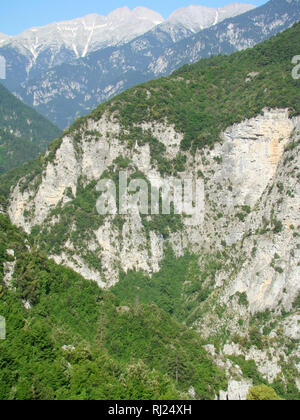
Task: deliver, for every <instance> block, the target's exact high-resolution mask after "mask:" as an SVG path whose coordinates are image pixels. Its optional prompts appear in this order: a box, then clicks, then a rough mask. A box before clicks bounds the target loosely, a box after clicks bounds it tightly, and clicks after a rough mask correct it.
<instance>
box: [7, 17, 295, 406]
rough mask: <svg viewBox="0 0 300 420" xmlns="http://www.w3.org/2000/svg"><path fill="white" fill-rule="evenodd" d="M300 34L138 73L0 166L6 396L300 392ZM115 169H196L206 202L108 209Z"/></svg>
mask: <svg viewBox="0 0 300 420" xmlns="http://www.w3.org/2000/svg"><path fill="white" fill-rule="evenodd" d="M299 39H300V23H297V24H295V25H293V27H292V28H290V29H288V30H286V31H284V32H283V33H280V34H277V35H276V36H274V37H271V39H269V40H267V41H265V42H263V43H261V44H259V45H257V46H255V47H253V48H251V49H247V50H246V51H240V52H235V53H233V54H231V55H225V56H218V57H211V58H209V59H203V60H200V61H199V62H197V63H194V64H192V65H190V66H184V67H182V68H180V69H178V70H176V71H175V72H174V73H173V74H172V75H171V76H168V77H163V78H159V79H156V80H154V81H151V82H147V83H144V84H142V85H139V86H135V87H133V88H131V89H129V90H127V91H125V92H123V93H121V94H120V95H117V96H116V97H114V98H113V99H111V100H110V101H108V102H106V103H104V104H101V105H99V106H98V107H97V108H96V109H95V110H94V111H93V112H92V113H91V114H90V115H88V116H86V117H83V118H81V119H78V120H77V121H76V122H75V123H74V125H72V126H71V127H70V128H69V129H68V130H66V131H65V132H64V133H63V135H62V136H60V138H58V139H56V140H55V141H54V142H52V143H51V145H50V146H49V147H48V149H47V151H46V152H45V154H43V155H42V156H41V157H40V159H36V160H35V161H34V162H32V163H30V164H29V165H27V166H26V165H25V166H23V167H22V168H21V169H17V170H14V171H12V172H10V173H8V174H4V175H2V176H1V177H0V194H1V202H0V203H1V214H0V229H1V235H0V262H1V265H0V313H1V314H3V316H5V318H6V320H7V326H8V327H7V330H8V331H7V340H4V341H2V342H0V346H1V352H0V366H1V371H0V378H1V379H2V378H4V380H3V381H1V382H0V398H1V399H8V398H9V399H77V398H78V399H103V398H104V399H105V398H115V399H143V398H147V399H164V398H165V399H212V400H213V399H222V400H228V399H243V400H244V399H246V398H247V396H248V395H249V390H251V389H252V387H253V386H255V388H254V391H252V392H253V393H254V396H255V395H256V393H258V395H260V394H261V398H262V397H264V398H266V394H265V393H266V392H267V393H268V395H269V399H272V398H273V399H278V398H279V397H280V398H284V399H292V400H293V399H295V400H297V399H298V400H299V399H300V353H299V344H300V334H299V321H300V315H299V308H300V298H299V296H300V284H299V276H300V272H299V269H300V266H299V257H300V244H299V237H300V222H299V206H300V201H299V197H300V191H299V185H300V183H299V177H300V173H299V168H300V162H299V158H300V153H299V152H300V150H299V147H300V102H299V90H300V89H299V87H300V86H299V82H300V81H299V80H295V79H293V77H292V69H293V64H292V62H291V58H292V57H294V56H295V55H298V49H299V42H298V40H299ZM120 172H123V173H124V172H125V173H126V175H127V178H128V182H129V181H139V180H140V181H144V182H146V184H147V185H148V184H149V183H150V181H151V179H155V180H156V183H157V184H156V185H157V186H159V185H163V183H164V182H166V181H167V180H168V179H170V178H172V177H173V178H174V177H175V178H176V179H179V180H185V179H187V178H189V179H190V178H191V177H192V178H193V179H194V180H201V184H202V185H203V187H204V195H203V200H204V214H203V218H202V217H199V218H198V217H196V218H195V220H194V222H195V223H192V224H191V223H190V217H189V216H188V215H187V214H186V213H180V214H178V212H175V210H174V211H171V214H168V215H165V214H144V213H140V212H135V211H132V212H131V211H128V212H127V213H126V214H119V213H117V214H115V213H112V214H109V213H108V214H100V213H99V212H98V211H97V209H98V207H97V203H98V200H99V197H100V196H101V191H103V193H105V192H107V189H106V191H104V190H101V191H100V188H98V185H99V182H100V181H103V180H110V181H111V182H112V181H114V182H115V185H116V188H118V191H120V184H119V173H120ZM139 188H140V187H139V186H138V187H137V190H136V191H135V192H134V191H131V193H132V194H130V196H131V197H134V198H136V201H134V203H136V204H137V205H138V202H139V200H140V199H141V195H140V194H139V192H140V191H139ZM136 195H138V197H136ZM109 198H110V197H109ZM16 372H17V373H18V374H16ZM257 386H258V389H257V388H256V387H257ZM270 387H272V389H270ZM250 393H251V391H250Z"/></svg>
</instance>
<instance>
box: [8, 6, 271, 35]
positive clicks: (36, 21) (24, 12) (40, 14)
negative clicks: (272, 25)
mask: <svg viewBox="0 0 300 420" xmlns="http://www.w3.org/2000/svg"><path fill="white" fill-rule="evenodd" d="M235 1H240V2H241V3H251V4H254V5H256V6H260V5H262V4H264V3H266V2H267V0H252V1H251V0H249V1H244V0H210V1H209V0H204V1H199V0H109V1H107V0H105V1H103V0H25V1H24V0H2V1H1V3H2V4H1V6H0V32H2V33H5V34H8V35H15V34H18V33H20V32H22V31H24V30H25V29H28V28H30V27H32V26H43V25H46V24H47V23H51V22H57V21H60V20H65V19H74V18H76V17H81V16H84V15H86V14H88V13H99V14H102V15H107V14H108V13H109V12H111V11H112V10H114V9H116V8H118V7H123V6H128V7H129V8H131V9H133V8H134V7H136V6H145V7H148V8H150V9H153V10H156V11H157V12H159V13H161V14H162V15H163V16H164V17H168V16H169V15H170V14H171V13H172V12H173V11H174V10H175V9H178V8H179V7H185V6H189V5H190V4H199V5H203V6H209V7H221V6H224V5H226V4H229V3H233V2H235Z"/></svg>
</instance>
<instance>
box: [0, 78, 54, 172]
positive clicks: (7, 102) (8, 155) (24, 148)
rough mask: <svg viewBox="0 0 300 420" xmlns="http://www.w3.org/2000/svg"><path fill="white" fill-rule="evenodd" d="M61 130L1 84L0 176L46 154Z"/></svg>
mask: <svg viewBox="0 0 300 420" xmlns="http://www.w3.org/2000/svg"><path fill="white" fill-rule="evenodd" d="M59 135H60V130H59V129H58V128H57V127H55V126H54V125H53V124H52V123H51V122H49V121H48V120H47V119H46V118H44V117H43V116H42V115H40V114H38V113H37V112H36V111H34V110H33V109H32V108H30V107H28V106H26V105H25V104H23V103H22V102H21V101H20V100H19V99H17V98H16V97H15V96H14V95H12V94H11V93H10V92H9V91H8V90H7V89H6V88H5V87H4V86H3V85H1V84H0V174H1V173H3V172H6V171H8V170H9V169H12V168H16V167H18V166H20V165H22V164H23V163H24V162H26V161H28V160H30V159H33V158H34V157H35V156H37V155H38V154H39V153H41V152H44V151H45V149H46V147H47V146H48V144H49V143H50V142H51V141H52V140H53V139H54V138H55V137H58V136H59Z"/></svg>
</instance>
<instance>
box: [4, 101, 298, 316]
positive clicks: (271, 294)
mask: <svg viewBox="0 0 300 420" xmlns="http://www.w3.org/2000/svg"><path fill="white" fill-rule="evenodd" d="M298 124H299V121H298V120H297V119H290V118H289V114H288V111H287V110H281V109H278V110H265V111H264V113H263V114H262V115H260V116H258V117H256V118H253V119H251V120H248V121H244V122H242V123H241V124H237V125H235V126H233V127H228V129H227V130H225V132H224V133H223V134H222V138H223V141H222V142H221V143H219V144H217V145H216V146H215V148H214V150H212V151H211V152H209V151H207V154H206V156H205V157H204V156H203V155H201V154H200V153H198V154H196V156H195V157H194V160H193V162H191V161H187V164H186V168H185V171H184V172H182V173H181V178H182V179H184V178H185V177H188V176H189V174H190V173H191V168H192V172H193V173H197V172H198V171H202V172H203V173H204V176H205V178H207V183H206V185H205V193H206V195H209V197H210V199H209V200H206V203H205V211H206V222H205V223H204V224H203V223H202V221H201V220H199V222H198V223H197V224H196V225H195V226H189V225H188V221H187V220H184V219H183V223H184V226H185V228H184V229H183V231H181V232H176V233H173V234H172V235H171V238H170V243H171V244H172V246H173V249H174V251H175V253H176V255H182V254H183V252H184V250H185V249H186V248H188V247H190V248H191V249H192V250H193V251H198V250H200V249H201V247H203V246H207V237H209V236H211V234H212V233H213V232H215V230H217V231H219V232H221V233H222V238H221V239H218V238H216V237H213V241H214V242H215V241H217V242H221V240H223V241H224V240H225V242H226V243H227V244H228V245H229V246H231V245H233V244H237V243H238V242H239V241H240V240H242V238H243V236H244V235H245V234H246V233H247V231H248V229H249V226H252V227H253V226H255V228H259V226H260V224H261V220H262V218H263V217H264V216H266V212H267V210H268V209H269V211H271V210H270V209H271V203H273V204H274V202H275V201H276V199H278V195H277V194H278V192H277V191H276V188H274V190H273V195H272V194H271V196H270V195H268V194H267V192H266V191H267V189H268V188H269V186H270V184H275V185H276V184H278V182H280V178H282V177H284V176H285V174H284V170H285V169H284V167H283V163H282V156H283V153H284V148H285V146H286V145H287V143H288V142H289V140H290V138H291V135H292V133H293V132H294V131H295V129H296V128H297V127H298ZM141 128H142V130H143V131H144V133H146V132H149V130H150V131H151V134H152V135H153V136H154V138H156V139H157V140H158V141H159V142H160V143H162V144H164V146H165V150H166V152H165V158H166V159H172V158H173V157H174V156H176V154H177V153H178V150H179V145H180V142H181V140H182V138H183V136H182V134H181V133H176V131H175V130H174V127H172V126H169V127H168V126H166V125H161V124H153V125H149V124H146V125H145V124H144V125H143V126H142V127H141ZM85 133H99V135H101V137H100V138H97V139H96V138H95V137H93V135H89V134H84V133H83V134H82V139H81V142H80V151H79V149H78V147H79V146H78V144H76V142H75V140H74V136H71V135H66V136H64V137H63V139H62V141H61V144H60V146H59V147H58V148H57V150H56V152H55V158H54V160H53V161H48V162H47V157H46V159H45V161H46V162H47V163H46V164H45V165H44V168H43V172H42V174H41V175H40V177H39V184H38V186H36V185H37V184H36V182H35V183H31V186H29V188H28V189H26V190H25V191H21V190H20V186H19V185H17V186H16V187H15V189H14V191H13V192H12V195H11V200H10V207H9V215H10V218H11V220H12V222H13V223H14V224H16V225H18V226H21V227H23V228H24V229H25V230H26V231H27V232H30V231H31V229H32V228H33V227H34V226H36V225H41V224H42V223H44V224H45V223H46V224H47V225H49V226H52V225H55V224H56V223H57V222H58V220H57V215H55V216H53V215H51V212H52V211H53V210H54V209H55V208H56V207H57V206H62V207H63V206H65V205H66V204H67V203H69V202H71V201H72V198H71V197H72V196H73V197H76V194H77V189H78V182H79V180H80V179H82V178H83V179H84V180H85V184H86V185H87V184H89V183H90V182H93V181H97V180H99V179H100V178H101V176H102V175H103V173H104V172H105V171H106V170H107V169H108V168H109V167H111V166H112V165H113V163H114V161H115V160H116V159H117V158H118V157H119V156H123V157H126V158H127V159H128V160H129V161H131V162H132V163H133V165H134V166H135V167H136V168H137V170H139V171H140V172H141V173H142V174H144V176H146V177H147V178H148V179H150V178H156V179H157V182H161V183H162V182H163V180H164V178H163V177H162V176H161V174H160V173H159V171H158V168H157V166H156V165H155V164H153V162H152V161H151V153H150V148H149V145H148V144H145V145H142V146H139V145H138V144H136V146H135V147H134V148H133V149H131V150H130V149H128V148H126V147H125V145H124V144H123V143H122V142H121V141H120V140H119V137H120V133H121V127H120V125H119V123H118V122H113V121H111V120H110V119H109V117H108V116H107V115H104V116H103V117H102V118H101V120H100V121H98V122H94V121H92V120H89V121H88V122H87V125H86V127H85ZM220 156H222V163H217V161H218V157H220ZM205 160H206V161H207V162H209V164H206V165H204V164H203V162H204V161H205ZM280 170H281V173H280V172H278V171H280ZM206 174H207V175H208V174H210V176H207V177H206ZM33 185H34V188H33ZM216 185H221V186H222V188H220V189H219V190H217V191H216V190H215V186H216ZM228 186H230V189H231V190H232V192H229V191H228ZM290 188H291V189H292V190H293V191H294V193H295V196H293V197H289V198H288V199H287V201H288V203H287V204H286V205H285V206H284V208H283V209H282V212H283V214H282V220H284V218H287V220H286V221H285V222H284V230H283V232H282V233H280V234H279V235H278V236H276V237H274V236H272V237H268V236H262V237H261V238H259V241H258V242H259V243H258V244H259V247H261V251H260V252H257V255H256V257H253V258H252V259H250V260H249V261H248V262H246V263H245V265H244V267H242V269H241V270H240V272H239V273H238V274H237V276H236V277H235V279H234V281H233V282H232V285H231V286H230V287H229V288H228V289H226V293H227V294H226V296H224V299H225V300H227V299H229V297H230V296H232V295H234V294H235V293H236V292H240V293H243V292H246V293H247V296H248V299H249V302H250V308H251V310H253V311H257V310H264V309H266V308H269V307H272V308H273V307H274V306H275V305H276V304H278V301H279V300H280V298H281V299H283V303H284V304H285V305H286V307H288V305H290V304H291V302H292V301H293V298H295V297H296V295H297V293H298V291H299V288H300V285H298V284H297V283H298V282H297V278H299V267H298V266H297V264H295V263H293V261H296V260H297V255H298V252H299V251H298V250H297V249H295V253H296V254H295V257H294V258H295V260H291V257H290V252H291V250H292V248H296V239H293V231H292V230H291V229H290V226H291V225H294V226H298V209H299V193H297V190H298V186H297V182H296V180H294V181H292V179H291V186H290ZM225 189H226V190H227V192H226V193H224V190H225ZM295 189H296V190H295ZM70 193H71V196H70ZM266 200H268V203H266ZM212 202H217V203H218V207H219V209H220V210H222V213H223V214H224V217H225V218H227V220H228V226H227V228H224V221H223V220H222V219H219V220H218V221H215V220H214V218H213V212H214V211H215V210H213V207H214V206H213V205H212ZM243 206H244V207H246V208H247V209H248V208H249V209H255V210H254V213H253V214H251V213H250V214H249V215H248V216H247V218H246V220H240V221H238V220H237V218H236V217H232V215H235V214H236V213H237V212H238V210H236V209H238V208H242V207H243ZM293 209H294V210H293ZM279 214H280V212H279ZM230 215H231V216H230ZM58 217H59V216H58ZM204 238H205V239H204ZM251 241H253V239H252V238H251ZM249 242H250V239H249ZM163 244H164V239H163V237H162V236H161V235H158V234H157V233H156V232H155V231H150V236H149V237H148V236H147V235H146V232H145V228H144V225H143V223H142V219H141V217H140V215H136V214H135V215H128V216H126V217H125V220H124V225H123V227H122V231H121V232H119V231H118V229H117V228H115V227H114V226H113V218H109V217H108V218H107V219H106V220H105V223H103V224H102V225H101V226H98V228H97V229H95V230H94V231H93V239H92V240H90V241H89V243H88V247H89V249H90V250H93V251H95V250H99V251H96V252H97V256H98V258H99V260H100V261H101V266H102V270H101V271H99V270H97V271H95V270H94V269H92V267H88V265H87V264H86V263H85V262H84V259H83V255H82V252H80V251H76V244H75V243H73V242H72V240H71V239H70V238H68V239H67V242H66V243H65V244H64V247H63V248H62V249H69V250H72V260H70V259H69V258H68V257H67V256H66V254H65V252H63V253H61V254H59V255H56V256H54V258H55V259H56V261H57V262H59V263H65V264H67V265H69V266H70V267H72V268H73V269H75V270H77V271H78V272H80V273H81V274H83V275H84V276H85V277H87V278H90V279H92V280H96V281H98V283H99V284H101V285H104V284H107V285H108V286H109V285H111V284H114V283H115V282H117V281H118V268H117V267H119V266H120V267H121V269H122V270H124V271H125V272H127V271H128V270H132V269H136V270H142V271H145V272H148V273H149V274H151V273H152V272H156V271H158V270H159V265H160V262H161V260H162V258H163ZM74 247H75V248H74ZM248 247H249V248H251V245H250V244H249V245H248ZM259 247H258V248H259ZM251 249H252V248H251ZM259 249H260V248H259ZM276 251H277V252H278V253H279V254H280V263H281V264H282V267H283V268H285V269H284V273H279V272H277V271H275V270H274V268H273V267H272V266H271V262H272V259H273V258H274V254H275V253H276ZM252 267H253V268H252ZM258 267H260V270H258ZM287 267H289V268H288V269H286V268H287ZM246 271H247V273H248V274H247V276H245V272H246ZM252 271H253V274H252ZM258 271H261V274H260V276H258V275H257V272H258ZM249 273H250V274H249ZM246 279H247V280H246ZM249 279H252V280H251V281H250V280H249ZM286 285H290V286H289V287H288V290H289V292H285V294H284V295H283V294H282V293H283V289H284V288H286Z"/></svg>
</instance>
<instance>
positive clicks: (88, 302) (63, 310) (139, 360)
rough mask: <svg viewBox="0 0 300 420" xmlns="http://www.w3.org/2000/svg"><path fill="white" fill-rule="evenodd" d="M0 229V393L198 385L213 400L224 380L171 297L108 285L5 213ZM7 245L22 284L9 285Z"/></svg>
mask: <svg viewBox="0 0 300 420" xmlns="http://www.w3.org/2000/svg"><path fill="white" fill-rule="evenodd" d="M0 234H1V235H0V267H1V272H0V284H1V286H0V287H1V290H2V291H3V293H1V294H0V296H1V298H0V314H1V315H2V316H4V317H5V319H6V328H7V338H6V340H3V341H0V399H1V400H3V399H142V400H143V399H181V398H183V399H185V398H188V390H189V389H190V387H191V386H193V387H194V389H195V392H196V396H197V398H199V399H213V398H214V397H215V395H216V394H217V393H218V390H219V389H226V387H227V385H226V380H225V376H224V373H223V372H222V371H221V370H219V369H218V368H217V367H216V366H215V365H214V364H213V361H212V360H211V359H210V358H209V357H208V356H207V354H206V352H205V350H204V349H203V348H202V344H203V342H202V341H201V339H200V337H199V336H198V335H197V334H196V333H195V332H194V331H192V330H190V329H189V328H188V327H186V326H185V325H184V324H182V323H180V322H179V321H178V320H177V319H176V318H175V317H172V316H171V315H170V313H171V312H172V311H170V309H169V308H167V307H166V306H165V305H164V304H162V305H161V307H159V306H158V305H157V304H155V303H153V302H150V301H149V302H148V303H143V302H142V301H141V302H140V303H139V302H132V299H130V298H128V299H127V298H126V296H124V298H123V299H120V297H119V296H118V295H120V292H118V293H117V294H115V293H114V292H105V291H101V290H100V289H99V288H98V286H97V284H96V283H93V282H90V281H87V280H84V279H83V278H82V277H81V276H80V275H78V274H76V273H74V272H73V271H72V270H70V269H67V268H64V267H61V266H58V265H56V264H55V263H54V262H52V261H49V260H48V259H47V258H46V256H45V255H43V254H41V253H39V252H38V251H37V250H36V249H35V248H34V247H33V248H32V249H31V250H30V249H29V248H30V246H31V245H32V244H31V239H30V237H27V236H26V235H25V234H24V233H23V232H21V231H20V230H18V229H17V228H15V227H13V226H12V225H11V224H10V222H9V220H8V218H7V217H6V216H4V215H0ZM7 249H14V250H15V257H16V261H17V262H16V267H15V275H14V278H15V280H14V282H13V286H14V288H15V289H13V288H9V289H8V288H7V287H4V284H3V274H4V273H3V262H6V261H8V262H9V261H13V260H14V258H13V257H12V256H11V255H9V254H8V253H7ZM161 299H167V294H166V293H164V292H162V295H161ZM141 300H143V299H141ZM22 301H23V303H24V301H27V302H28V303H30V304H31V305H32V308H31V310H30V311H28V310H26V309H25V308H24V306H23V304H22ZM125 301H126V302H128V305H129V306H126V305H122V302H125ZM158 303H159V302H158Z"/></svg>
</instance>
